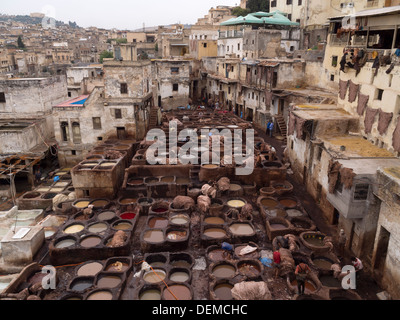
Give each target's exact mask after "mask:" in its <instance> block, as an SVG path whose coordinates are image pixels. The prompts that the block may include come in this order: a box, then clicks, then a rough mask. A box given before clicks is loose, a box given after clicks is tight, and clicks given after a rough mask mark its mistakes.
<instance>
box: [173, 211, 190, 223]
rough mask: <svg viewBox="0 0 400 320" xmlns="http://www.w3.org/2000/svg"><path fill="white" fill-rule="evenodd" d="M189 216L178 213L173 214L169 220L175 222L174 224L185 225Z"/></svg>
mask: <svg viewBox="0 0 400 320" xmlns="http://www.w3.org/2000/svg"><path fill="white" fill-rule="evenodd" d="M189 221H190V220H189V217H188V216H187V215H184V214H178V215H176V216H173V217H172V218H171V220H170V222H171V223H173V224H176V225H182V226H183V225H187V224H188V223H189Z"/></svg>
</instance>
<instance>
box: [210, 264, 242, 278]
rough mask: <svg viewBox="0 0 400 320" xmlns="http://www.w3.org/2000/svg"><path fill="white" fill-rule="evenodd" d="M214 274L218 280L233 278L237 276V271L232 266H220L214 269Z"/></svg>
mask: <svg viewBox="0 0 400 320" xmlns="http://www.w3.org/2000/svg"><path fill="white" fill-rule="evenodd" d="M212 274H213V275H214V276H216V277H218V278H231V277H233V276H234V275H235V274H236V269H235V267H234V266H232V265H230V264H220V265H218V266H216V267H214V268H213V269H212Z"/></svg>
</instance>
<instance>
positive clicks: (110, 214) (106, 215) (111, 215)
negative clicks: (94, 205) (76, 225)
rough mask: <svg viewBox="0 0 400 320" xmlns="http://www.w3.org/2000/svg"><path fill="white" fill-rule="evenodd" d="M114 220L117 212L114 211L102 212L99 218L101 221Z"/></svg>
mask: <svg viewBox="0 0 400 320" xmlns="http://www.w3.org/2000/svg"><path fill="white" fill-rule="evenodd" d="M113 218H115V212H112V211H106V212H102V213H100V214H99V215H98V216H97V219H99V220H100V221H107V220H111V219H113Z"/></svg>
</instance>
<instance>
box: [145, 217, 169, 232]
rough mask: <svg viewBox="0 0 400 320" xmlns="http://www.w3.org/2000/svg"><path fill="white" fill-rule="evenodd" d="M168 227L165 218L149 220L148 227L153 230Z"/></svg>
mask: <svg viewBox="0 0 400 320" xmlns="http://www.w3.org/2000/svg"><path fill="white" fill-rule="evenodd" d="M167 226H168V219H167V218H159V217H155V218H151V219H150V220H149V227H150V228H153V229H163V228H166V227H167Z"/></svg>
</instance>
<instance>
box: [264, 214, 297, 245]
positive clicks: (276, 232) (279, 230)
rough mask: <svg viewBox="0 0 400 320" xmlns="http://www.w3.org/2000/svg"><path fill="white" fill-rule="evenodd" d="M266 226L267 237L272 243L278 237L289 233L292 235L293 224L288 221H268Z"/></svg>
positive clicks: (274, 219)
mask: <svg viewBox="0 0 400 320" xmlns="http://www.w3.org/2000/svg"><path fill="white" fill-rule="evenodd" d="M265 225H266V230H267V236H268V239H269V240H270V241H272V240H273V239H274V238H275V237H277V236H284V235H286V234H288V233H291V230H292V225H291V223H290V222H289V221H288V220H286V219H284V218H280V217H276V218H269V219H267V220H266V224H265Z"/></svg>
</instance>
